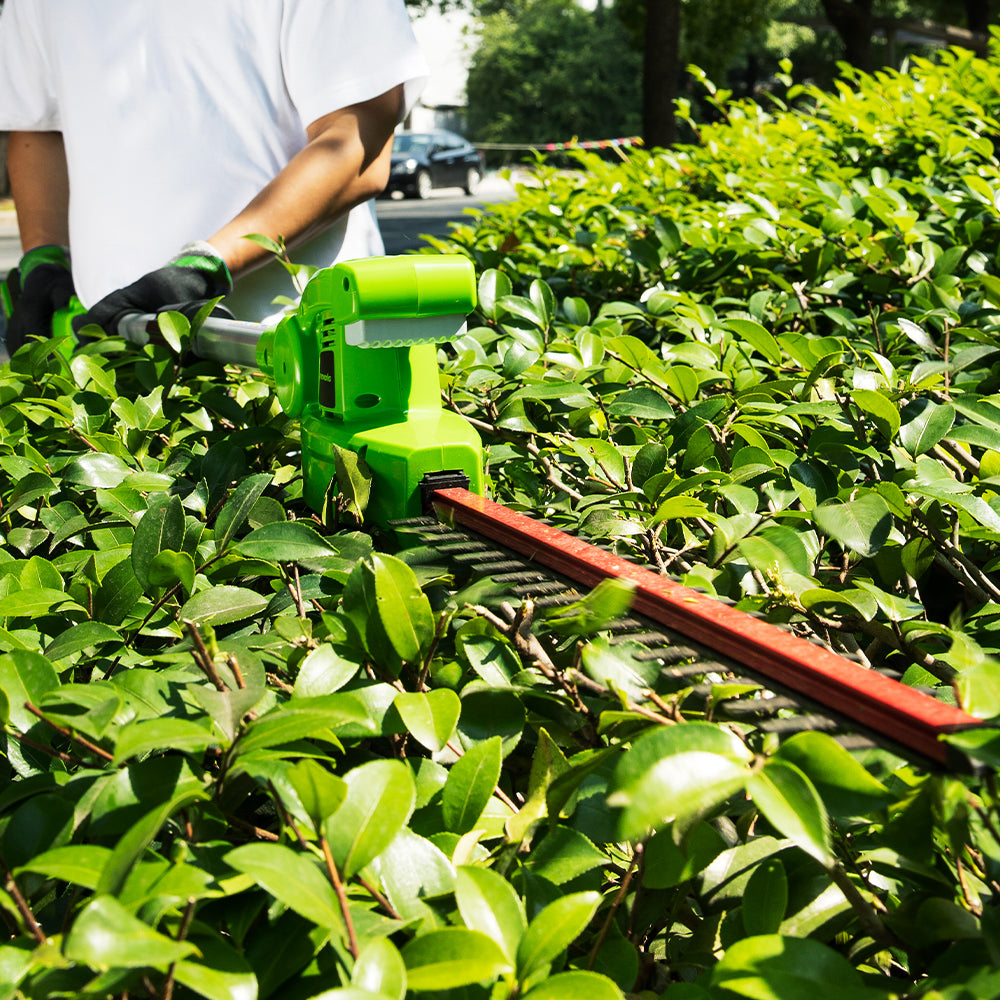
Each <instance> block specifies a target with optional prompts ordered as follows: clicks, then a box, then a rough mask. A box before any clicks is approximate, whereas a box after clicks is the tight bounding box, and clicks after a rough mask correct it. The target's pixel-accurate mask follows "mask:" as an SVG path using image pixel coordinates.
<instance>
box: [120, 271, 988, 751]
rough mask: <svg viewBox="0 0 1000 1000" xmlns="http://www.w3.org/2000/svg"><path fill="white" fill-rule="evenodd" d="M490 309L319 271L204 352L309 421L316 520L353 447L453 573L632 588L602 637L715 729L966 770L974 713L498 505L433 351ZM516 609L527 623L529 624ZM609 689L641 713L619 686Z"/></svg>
mask: <svg viewBox="0 0 1000 1000" xmlns="http://www.w3.org/2000/svg"><path fill="white" fill-rule="evenodd" d="M475 304H476V283H475V273H474V269H473V266H472V263H471V262H470V261H469V260H468V259H467V258H465V257H462V256H459V255H441V256H436V257H432V256H405V257H382V258H373V259H368V260H361V261H354V262H350V263H344V264H338V265H336V266H334V267H332V268H329V269H325V270H322V271H320V272H318V273H317V274H316V275H315V276H314V277H313V278H312V280H311V281H310V282H309V284H308V285H307V286H306V289H305V292H304V294H303V296H302V299H301V302H300V304H299V307H298V309H297V310H296V311H295V312H294V313H291V314H289V315H288V316H286V317H285V318H283V319H282V320H281V321H280V322H278V323H277V325H276V326H274V327H266V326H263V325H260V324H254V323H244V322H239V321H234V320H224V319H218V318H214V317H209V318H208V319H206V320H205V321H204V322H203V323H202V324H201V325H200V326H197V328H196V330H195V332H194V334H193V338H192V343H191V349H192V350H193V352H194V353H195V354H197V355H199V356H200V357H203V358H206V359H210V360H216V361H220V362H223V363H227V364H237V365H242V366H245V367H256V368H259V369H260V370H262V371H263V372H265V373H267V374H268V375H270V376H271V377H272V378H273V380H274V382H275V385H276V388H277V395H278V400H279V403H280V404H281V407H282V409H283V410H284V411H285V413H287V414H288V415H289V416H291V417H294V418H297V419H299V420H300V422H301V431H302V435H301V436H302V471H303V479H304V497H305V500H306V502H307V503H308V504H309V506H310V507H312V508H313V509H314V510H316V511H318V512H321V511H322V510H323V508H324V505H325V504H326V503H327V502H328V500H329V498H330V495H331V493H332V492H334V491H335V490H336V482H337V454H338V450H348V451H351V452H356V453H358V454H360V455H361V456H362V457H363V459H364V461H365V463H366V464H367V466H368V467H369V469H370V471H371V477H372V481H371V499H370V503H369V506H368V510H367V518H368V520H369V521H370V522H371V523H372V524H375V525H378V526H380V527H383V528H391V529H395V531H396V533H397V536H398V537H399V538H400V539H401V542H402V544H404V545H405V544H407V542H408V541H409V542H412V541H413V540H414V539H415V540H416V541H417V542H418V543H422V544H424V545H429V546H431V547H433V549H435V550H436V553H437V554H438V555H439V556H440V557H441V558H443V559H447V560H448V562H449V571H450V572H452V573H453V574H455V573H464V574H465V575H466V578H467V579H475V578H478V577H488V578H492V579H493V580H495V581H497V582H498V583H500V584H501V585H503V586H505V587H507V588H509V592H510V593H511V594H513V595H514V596H515V597H518V598H521V599H523V601H524V603H525V605H526V606H528V607H530V608H542V607H553V606H555V607H560V606H562V607H565V606H567V605H573V604H574V603H575V602H579V601H580V600H581V594H580V593H578V592H577V591H576V590H575V586H576V585H580V586H582V587H584V588H585V589H586V588H590V587H593V586H595V585H597V584H599V583H600V582H601V581H603V580H608V579H612V580H618V581H623V582H624V583H625V584H626V585H627V586H628V587H630V588H632V590H633V597H632V612H631V614H632V617H629V618H620V619H618V620H616V621H614V622H611V623H609V624H608V625H607V627H606V628H604V631H607V632H609V633H610V634H611V635H612V636H614V637H616V639H615V641H619V642H621V641H625V640H631V641H632V643H633V645H634V646H636V645H637V646H639V647H641V648H642V650H643V652H642V653H640V654H639V655H640V657H643V658H644V659H645V662H646V663H647V664H652V665H653V667H654V672H657V671H658V675H659V679H660V680H662V681H663V688H664V689H666V690H670V687H671V685H674V687H676V686H677V685H681V686H683V687H684V689H685V698H686V699H687V698H691V697H695V698H696V699H697V697H699V695H700V696H702V697H703V700H704V702H705V704H706V706H707V709H706V711H707V712H708V713H709V714H711V715H712V716H713V717H714V718H716V719H720V718H722V719H724V718H729V719H731V720H732V721H733V722H734V724H746V723H748V722H749V723H753V724H754V725H756V726H757V727H758V728H759V729H762V730H765V731H773V732H776V733H783V732H789V731H799V730H803V729H821V730H826V731H832V732H837V733H841V732H843V730H844V729H845V723H846V729H847V730H848V731H849V733H848V736H846V737H844V739H845V741H848V742H849V741H853V742H854V744H855V745H857V744H858V739H857V733H858V732H859V731H860V732H861V733H863V734H867V735H866V736H864V737H863V738H862V739H867V738H869V737H874V739H875V740H876V741H877V742H879V743H881V744H884V745H887V746H889V747H890V748H895V749H898V750H900V751H902V752H904V753H905V754H907V755H910V756H916V757H918V758H920V759H921V760H923V761H925V762H930V763H932V764H934V765H937V766H947V767H959V768H961V767H964V766H967V762H966V761H965V759H964V757H962V755H961V754H959V753H957V752H956V751H955V750H954V749H953V748H952V747H951V746H950V745H949V743H947V742H945V741H943V740H942V737H943V736H946V735H948V734H952V733H956V732H959V731H961V730H965V729H969V728H971V727H974V726H978V725H980V722H979V720H977V719H975V718H973V717H972V716H970V715H968V714H967V713H965V712H964V711H962V710H961V709H959V708H957V707H955V706H953V705H948V704H945V703H943V702H941V701H939V700H937V699H936V698H934V697H932V696H931V695H930V694H928V693H925V692H922V691H920V690H918V689H916V688H913V687H910V686H908V685H904V684H902V683H900V682H899V681H898V680H896V679H894V678H893V677H891V676H888V675H887V674H885V673H883V672H879V671H876V670H872V669H868V668H866V667H865V666H863V665H861V664H860V663H858V662H856V661H853V660H851V659H849V658H847V657H845V656H843V655H840V654H838V653H836V652H834V651H833V650H831V649H829V648H827V647H824V646H821V645H819V644H818V643H816V642H814V641H810V640H808V639H806V638H802V637H800V636H796V635H794V634H792V633H791V632H790V631H788V630H786V629H783V628H780V627H778V626H775V625H772V624H769V623H767V622H765V621H762V620H761V619H759V618H757V617H754V616H752V615H749V614H746V613H744V612H742V611H739V610H737V609H736V608H734V607H731V606H727V605H726V604H725V603H723V602H721V601H719V600H717V599H714V598H711V597H708V596H706V595H704V594H700V593H698V592H696V591H693V590H690V589H688V588H685V587H682V586H681V585H679V584H677V583H675V582H673V581H671V580H669V579H667V578H665V577H663V576H661V575H659V574H655V573H652V572H650V571H648V570H645V569H643V568H641V567H639V566H636V565H635V564H633V563H630V562H628V561H626V560H624V559H621V558H619V557H617V556H613V555H610V554H609V553H607V552H606V551H604V550H602V549H598V548H596V547H594V546H592V545H588V544H586V543H584V542H582V541H581V540H579V539H577V538H575V537H573V536H571V535H568V534H566V533H564V532H562V531H559V530H557V529H555V528H552V527H549V526H547V525H545V524H542V523H540V522H539V521H537V520H536V519H533V518H530V517H526V516H524V515H522V514H519V513H515V512H514V511H511V510H508V509H506V508H504V507H501V506H499V505H497V504H495V503H492V502H491V501H489V500H487V499H486V498H485V497H484V496H483V492H484V488H483V469H484V456H483V448H482V443H481V441H480V438H479V435H478V434H477V432H476V431H475V430H474V429H473V428H472V426H471V425H470V424H469V423H468V422H467V421H466V420H465V419H464V418H463V417H462V416H461V415H459V414H457V413H454V412H451V411H448V410H444V409H443V408H442V406H441V394H440V388H439V379H438V369H437V359H436V348H435V345H436V344H438V343H440V342H443V341H448V340H451V339H453V338H455V337H457V336H459V335H460V334H461V333H462V332H463V331H464V327H465V319H466V316H467V315H468V313H470V312H471V311H472V309H473V308H474V307H475ZM119 332H120V333H121V334H122V336H123V337H124V338H125V339H126V340H128V341H130V342H131V343H134V344H138V345H143V344H145V343H148V342H149V341H150V340H154V339H158V338H159V339H162V336H163V335H162V333H161V331H160V326H159V321H158V319H157V317H155V316H134V317H130V318H128V319H126V320H124V321H123V322H122V325H121V328H120V331H119ZM428 515H433V516H428ZM508 610H510V608H509V607H508ZM513 614H514V617H513V618H511V621H510V622H509V624H510V625H511V627H513V628H515V629H516V628H518V627H519V625H520V624H523V617H522V618H517V613H513ZM743 674H749V675H750V676H748V677H744V676H742V675H743ZM645 676H647V678H648V671H647V672H646V674H645ZM599 686H600V685H599ZM604 690H605V693H610V694H612V696H614V697H618V698H619V699H621V700H623V701H624V702H625V704H626V706H628V705H630V704H632V705H634V702H630V701H629V697H627V696H626V695H625V694H623V693H622V691H621V690H617V689H616V688H615V685H614V684H609V685H607V687H605V688H604ZM643 696H644V697H645V698H647V699H648V705H647V707H646V708H645V710H646V711H647V712H648V711H650V710H651V709H650V708H649V707H648V706H652V708H654V709H656V711H657V712H661V713H662V712H664V711H668V708H667V707H666V706H665V705H664V703H663V698H662V694H658V693H657V684H655V683H652V684H649V687H648V689H647V690H645V691H644V692H643ZM685 704H690V702H688V701H686V702H685ZM640 707H641V706H640ZM850 732H853V734H854V735H853V736H851V735H850Z"/></svg>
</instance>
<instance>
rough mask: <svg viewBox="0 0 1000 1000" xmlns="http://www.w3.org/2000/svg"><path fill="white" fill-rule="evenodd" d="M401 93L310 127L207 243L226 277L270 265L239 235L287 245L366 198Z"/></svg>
mask: <svg viewBox="0 0 1000 1000" xmlns="http://www.w3.org/2000/svg"><path fill="white" fill-rule="evenodd" d="M401 98H402V88H396V89H395V90H391V91H389V92H387V93H385V94H383V95H381V97H377V98H375V99H374V100H372V101H367V102H365V103H364V104H359V105H355V106H354V107H352V108H346V109H344V110H342V111H337V112H334V113H333V114H331V115H327V116H326V117H324V118H321V119H319V120H318V121H316V122H314V123H313V124H312V125H311V126H310V127H309V130H308V132H307V135H308V140H309V141H308V143H307V145H306V146H305V148H304V149H303V150H302V151H301V152H300V153H298V155H296V156H295V157H293V158H292V160H291V161H290V162H289V164H288V165H287V166H286V167H285V168H284V169H283V170H282V171H281V173H279V174H278V175H277V177H275V178H274V180H273V181H271V183H270V184H268V185H267V187H265V188H264V189H263V190H262V191H261V192H260V194H259V195H257V196H256V197H255V198H254V199H253V200H252V201H251V202H250V204H249V205H247V207H246V208H245V209H243V211H242V212H240V214H239V215H237V216H236V218H234V219H233V220H232V221H231V222H229V223H227V224H226V225H225V226H223V227H222V229H220V230H219V231H218V232H217V233H215V234H213V235H211V236H209V237H208V242H209V243H211V244H212V246H213V247H214V248H215V249H216V250H217V251H218V253H219V254H220V255H221V256H222V258H223V260H225V262H226V264H227V265H228V267H229V270H230V272H231V273H232V275H233V277H234V278H239V277H240V275H242V274H245V273H246V272H247V271H251V270H253V269H254V268H255V267H257V266H259V265H260V264H263V263H266V261H267V260H269V259H270V254H269V253H268V251H266V250H265V249H263V248H262V247H260V246H258V245H257V244H256V243H254V242H253V241H251V240H247V239H245V238H244V237H246V236H247V235H248V234H250V233H261V234H263V235H265V236H269V237H270V238H271V239H274V240H276V239H277V238H278V237H279V236H280V237H281V238H282V239H283V240H284V241H285V245H286V246H288V247H294V246H295V245H296V244H299V243H303V242H305V241H306V240H308V239H310V238H311V237H312V236H315V235H316V234H317V233H319V232H322V230H324V229H325V228H327V227H328V226H329V225H330V224H331V223H333V222H335V221H336V220H337V219H338V218H340V217H341V216H343V215H344V213H346V212H347V211H349V210H350V209H351V208H353V207H354V206H355V205H358V204H360V203H361V202H363V201H367V200H368V199H369V198H372V197H374V196H375V195H376V194H378V193H379V192H380V191H382V189H383V188H384V187H385V185H386V182H387V180H388V177H389V165H390V156H391V153H392V133H393V129H394V128H395V125H396V121H397V120H398V114H399V105H400V100H401Z"/></svg>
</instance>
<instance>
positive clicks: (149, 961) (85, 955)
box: [64, 896, 197, 971]
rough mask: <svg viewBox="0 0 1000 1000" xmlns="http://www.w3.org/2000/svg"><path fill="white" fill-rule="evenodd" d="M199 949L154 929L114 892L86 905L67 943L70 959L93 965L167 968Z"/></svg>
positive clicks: (68, 936) (104, 967)
mask: <svg viewBox="0 0 1000 1000" xmlns="http://www.w3.org/2000/svg"><path fill="white" fill-rule="evenodd" d="M196 951H197V949H196V948H195V946H194V945H193V944H191V943H190V942H188V941H174V940H173V939H172V938H169V937H166V936H165V935H163V934H160V933H158V932H157V931H155V930H153V928H152V927H150V926H149V925H148V924H145V923H143V922H142V921H141V920H139V919H137V918H136V917H135V916H133V915H132V914H131V913H129V911H128V910H126V909H125V907H124V906H122V905H121V903H119V902H118V901H117V900H116V899H114V898H113V897H112V896H97V897H95V898H94V899H92V900H91V901H90V902H89V903H88V904H87V905H86V907H84V909H83V910H82V911H81V913H80V915H79V916H78V917H77V918H76V920H74V921H73V926H72V927H71V928H70V931H69V934H68V935H67V936H66V944H65V946H64V952H65V954H66V957H67V958H68V959H70V960H71V961H73V962H80V963H82V964H83V965H89V966H90V967H91V968H93V969H112V968H125V969H140V968H147V967H149V968H154V969H160V970H161V971H166V969H167V968H168V967H169V966H170V965H171V964H172V963H174V962H177V961H179V960H182V959H184V958H186V957H187V956H188V955H191V954H193V953H194V952H196Z"/></svg>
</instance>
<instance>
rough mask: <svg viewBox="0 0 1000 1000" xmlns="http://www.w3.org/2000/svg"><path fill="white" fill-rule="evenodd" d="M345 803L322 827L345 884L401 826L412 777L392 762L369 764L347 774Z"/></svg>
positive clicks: (412, 796)
mask: <svg viewBox="0 0 1000 1000" xmlns="http://www.w3.org/2000/svg"><path fill="white" fill-rule="evenodd" d="M345 780H346V782H347V798H346V799H345V800H344V803H343V805H342V806H341V807H340V808H339V809H338V810H337V812H336V813H334V814H333V816H331V817H329V818H328V819H327V821H326V823H325V824H324V827H323V830H324V834H325V836H326V839H327V840H328V841H329V842H330V849H331V851H332V852H333V856H334V859H335V860H336V862H337V867H338V869H339V870H340V872H341V874H342V876H343V877H344V878H350V877H351V876H352V875H355V874H356V873H357V872H359V871H360V870H361V869H362V868H364V867H365V865H367V864H368V863H369V862H370V861H371V860H372V859H374V858H377V857H378V856H379V855H380V854H381V853H382V852H383V851H384V850H385V849H386V848H387V847H388V846H389V845H390V844H391V843H392V841H393V840H394V839H395V838H396V835H397V834H398V833H399V831H400V830H402V828H403V827H404V826H405V825H406V823H407V821H408V820H409V818H410V814H411V813H412V812H413V807H414V805H415V803H416V785H415V784H414V781H413V772H412V771H411V770H410V769H409V768H408V767H407V766H406V765H405V764H404V763H403V762H402V761H398V760H373V761H369V762H368V763H367V764H362V765H360V766H359V767H355V768H353V769H352V770H351V771H349V772H348V774H347V776H346V778H345Z"/></svg>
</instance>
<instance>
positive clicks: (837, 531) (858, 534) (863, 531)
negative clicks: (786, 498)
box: [813, 493, 892, 556]
mask: <svg viewBox="0 0 1000 1000" xmlns="http://www.w3.org/2000/svg"><path fill="white" fill-rule="evenodd" d="M813 516H814V517H815V519H816V524H817V526H818V527H819V529H820V530H821V531H823V532H824V533H825V534H827V535H830V536H831V537H832V538H835V539H836V540H837V541H838V542H840V544H841V545H843V546H844V548H846V549H850V550H851V551H852V552H856V553H857V554H858V555H861V556H871V555H874V554H875V553H876V552H878V551H879V549H881V548H882V546H883V545H884V544H885V543H886V541H887V540H888V538H889V532H890V531H891V530H892V512H891V511H890V510H889V505H888V504H887V503H886V502H885V500H883V499H882V497H880V496H879V495H878V494H876V493H868V494H866V495H864V496H861V497H858V498H857V499H856V500H851V501H848V502H847V503H840V502H839V501H836V500H834V501H830V502H828V503H823V504H820V506H819V507H817V508H816V510H815V511H814V512H813Z"/></svg>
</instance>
